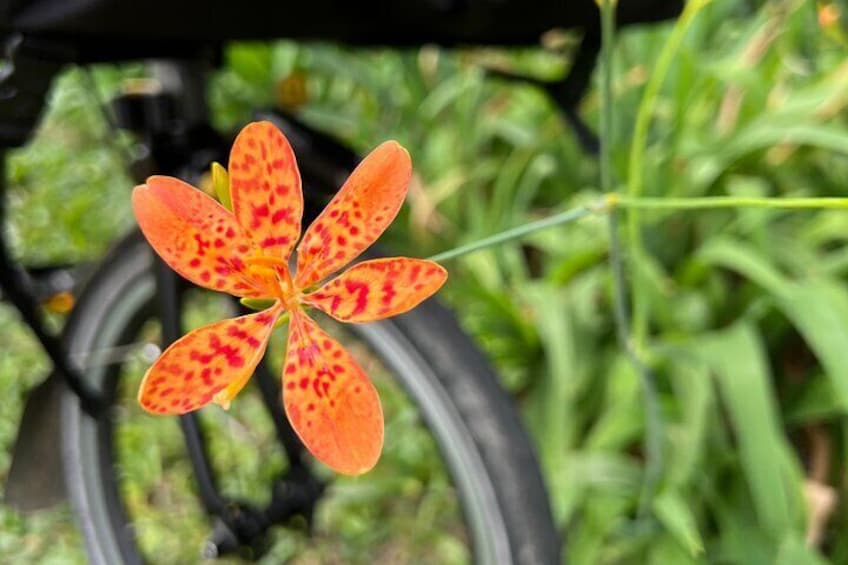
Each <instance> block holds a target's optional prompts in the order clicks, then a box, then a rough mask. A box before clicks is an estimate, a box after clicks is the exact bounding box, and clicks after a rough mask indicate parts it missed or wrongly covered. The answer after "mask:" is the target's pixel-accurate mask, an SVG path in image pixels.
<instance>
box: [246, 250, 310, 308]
mask: <svg viewBox="0 0 848 565" xmlns="http://www.w3.org/2000/svg"><path fill="white" fill-rule="evenodd" d="M245 263H247V269H248V271H249V272H250V273H251V274H253V275H255V276H257V277H260V278H262V279H264V280H266V281H268V282H269V288H270V290H272V291H276V292H275V295H274V298H279V299H280V300H281V301H282V302H283V304H284V305H285V306H286V308H287V309H290V308H291V307H292V306H293V305H294V303H296V302H297V299H298V297H299V293H298V292H297V290H296V289H295V287H294V283H293V282H292V278H291V274H290V273H289V266H288V263H287V262H286V261H284V260H283V259H282V258H281V257H271V256H269V255H252V256H250V257H248V258H247V259H245Z"/></svg>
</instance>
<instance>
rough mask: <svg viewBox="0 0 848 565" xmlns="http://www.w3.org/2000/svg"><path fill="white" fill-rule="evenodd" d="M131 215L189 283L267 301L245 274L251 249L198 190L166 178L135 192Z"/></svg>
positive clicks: (260, 285)
mask: <svg viewBox="0 0 848 565" xmlns="http://www.w3.org/2000/svg"><path fill="white" fill-rule="evenodd" d="M132 204H133V210H134V211H135V217H136V220H138V225H139V227H140V228H141V231H142V232H143V233H144V236H145V237H146V238H147V241H149V242H150V245H152V246H153V249H155V250H156V253H158V254H159V256H160V257H162V259H163V260H164V261H165V262H166V263H168V265H170V266H171V268H172V269H174V270H175V271H177V272H178V273H179V274H181V275H182V276H184V277H185V278H187V279H188V280H190V281H191V282H193V283H195V284H197V285H200V286H203V287H206V288H210V289H212V290H218V291H221V292H228V293H230V294H234V295H236V296H254V297H255V296H269V293H268V292H267V291H266V290H265V282H264V281H263V280H262V279H261V278H258V277H257V276H256V275H253V274H251V273H250V272H249V271H248V270H247V264H246V261H247V258H248V256H249V255H250V253H251V243H250V240H249V239H248V237H247V235H246V234H245V233H244V231H243V230H242V229H241V227H240V226H239V225H238V223H236V220H235V218H234V217H233V215H232V214H231V213H230V212H229V211H228V210H227V209H225V208H224V207H223V206H221V205H220V204H219V203H218V202H216V201H215V200H214V199H213V198H210V197H209V196H207V195H206V194H204V193H203V192H201V191H200V190H197V189H196V188H194V187H192V186H191V185H188V184H186V183H184V182H183V181H181V180H179V179H175V178H171V177H161V176H156V177H150V178H149V179H147V184H143V185H141V186H137V187H135V190H133V194H132Z"/></svg>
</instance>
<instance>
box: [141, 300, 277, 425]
mask: <svg viewBox="0 0 848 565" xmlns="http://www.w3.org/2000/svg"><path fill="white" fill-rule="evenodd" d="M280 312H282V308H280V307H279V306H277V307H274V308H271V309H269V310H265V311H263V312H258V313H256V314H250V315H248V316H241V317H240V318H234V319H232V320H223V321H221V322H217V323H214V324H210V325H208V326H204V327H202V328H198V329H196V330H194V331H192V332H190V333H188V334H186V335H185V336H183V337H182V338H180V339H179V340H177V341H176V342H174V343H173V344H172V345H171V347H169V348H168V349H166V350H165V352H164V353H163V354H162V355H161V356H160V357H159V359H157V360H156V362H155V363H154V364H153V366H151V367H150V369H148V370H147V374H146V375H144V380H143V381H142V382H141V389H140V390H139V392H138V401H139V403H141V406H142V407H143V408H144V409H145V410H147V411H148V412H152V413H154V414H185V413H186V412H190V411H192V410H197V409H198V408H200V407H201V406H204V405H206V404H209V403H210V402H213V401H214V402H217V403H219V404H221V405H223V406H224V407H226V406H228V405H229V401H230V400H231V399H232V398H233V397H234V396H235V395H236V394H237V393H238V392H239V391H240V390H241V389H242V388H243V387H244V385H245V384H247V381H248V380H249V379H250V376H251V375H252V374H253V369H254V368H256V365H257V364H259V361H260V360H261V359H262V355H263V354H264V353H265V347H266V346H267V345H268V338H269V337H270V336H271V332H272V331H273V330H274V323H275V322H276V321H277V318H279V316H280Z"/></svg>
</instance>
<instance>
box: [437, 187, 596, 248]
mask: <svg viewBox="0 0 848 565" xmlns="http://www.w3.org/2000/svg"><path fill="white" fill-rule="evenodd" d="M606 206H607V201H606V200H601V201H599V204H597V203H596V205H589V206H578V207H577V208H571V209H569V210H566V211H565V212H561V213H559V214H554V215H553V216H550V217H548V218H545V219H542V220H538V221H535V222H530V223H529V224H524V225H523V226H518V227H514V228H511V229H508V230H505V231H502V232H498V233H496V234H494V235H491V236H489V237H485V238H483V239H480V240H477V241H475V242H473V243H468V244H466V245H461V246H459V247H455V248H453V249H449V250H448V251H443V252H442V253H437V254H436V255H433V256H431V257H428V259H429V260H430V261H447V260H448V259H454V258H456V257H460V256H462V255H468V254H469V253H473V252H475V251H479V250H481V249H487V248H489V247H494V246H496V245H500V244H502V243H507V242H509V241H513V240H516V239H520V238H522V237H524V236H526V235H530V234H531V233H535V232H537V231H541V230H544V229H548V228H552V227H555V226H561V225H563V224H567V223H570V222H573V221H575V220H579V219H580V218H584V217H586V216H588V215H590V214H593V213H595V212H598V211H601V210H603V209H604V208H606Z"/></svg>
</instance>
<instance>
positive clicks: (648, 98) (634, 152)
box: [627, 0, 710, 350]
mask: <svg viewBox="0 0 848 565" xmlns="http://www.w3.org/2000/svg"><path fill="white" fill-rule="evenodd" d="M709 1H710V0H689V1H688V2H687V3H686V7H685V8H684V9H683V13H682V14H681V15H680V18H679V19H678V20H677V22H676V23H675V24H674V28H673V29H672V31H671V35H670V36H669V38H668V41H666V43H665V45H663V48H662V50H661V51H660V55H659V57H658V58H657V62H656V65H654V72H653V73H651V78H650V79H649V80H648V84H647V85H646V86H645V92H644V94H643V95H642V100H641V102H640V103H639V109H638V111H637V114H636V123H635V126H634V129H633V142H632V144H631V145H630V158H629V160H628V171H627V194H628V196H630V197H632V198H638V197H639V196H640V195H641V194H642V189H643V185H644V168H645V149H646V147H647V140H648V127H649V125H650V122H651V116H652V115H653V110H654V105H655V103H656V100H657V97H658V96H659V92H660V88H661V87H662V84H663V82H664V81H665V77H666V75H667V74H668V71H669V69H670V68H671V64H672V62H673V61H674V56H675V55H676V54H677V52H678V51H679V50H680V45H681V44H682V43H683V38H684V37H685V35H686V32H687V31H688V30H689V26H690V25H691V24H692V22H693V20H694V19H695V16H696V15H697V14H698V12H700V11H701V9H702V8H703V7H704V6H706V5H707V4H708V3H709ZM639 222H640V218H639V213H638V211H637V210H633V211H631V212H630V213H629V214H628V217H627V235H628V244H629V249H630V261H633V262H635V261H639V260H640V259H641V257H642V256H644V253H645V249H644V244H643V243H642V234H641V227H640V223H639ZM632 272H633V281H632V284H631V288H632V306H633V320H632V330H633V332H632V339H633V344H634V347H635V348H636V349H637V350H639V349H640V348H641V347H642V345H643V344H644V342H645V339H646V337H647V330H648V304H647V302H646V301H645V300H644V299H643V297H644V296H645V295H644V293H643V292H641V291H640V288H641V286H642V284H643V283H642V280H641V275H640V274H639V270H638V269H633V270H632Z"/></svg>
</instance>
